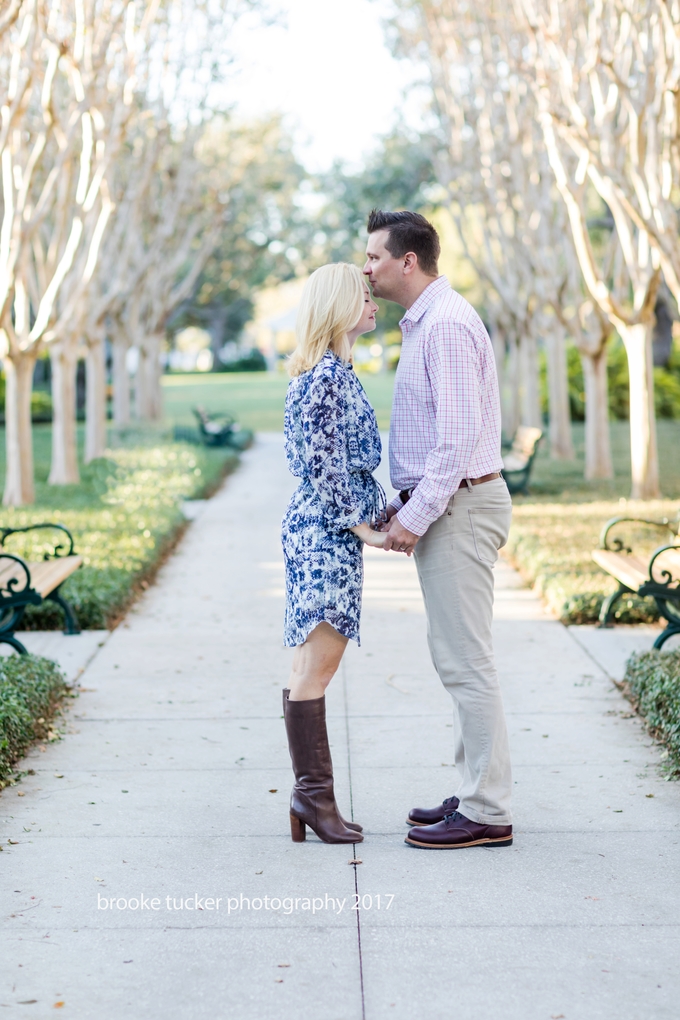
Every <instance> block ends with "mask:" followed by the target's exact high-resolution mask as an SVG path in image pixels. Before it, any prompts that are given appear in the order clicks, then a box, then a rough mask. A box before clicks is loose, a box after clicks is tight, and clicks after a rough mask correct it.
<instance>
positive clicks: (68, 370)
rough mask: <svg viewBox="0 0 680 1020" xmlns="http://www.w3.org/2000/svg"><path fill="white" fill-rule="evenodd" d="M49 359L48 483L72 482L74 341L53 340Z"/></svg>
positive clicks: (75, 464) (74, 470) (74, 465)
mask: <svg viewBox="0 0 680 1020" xmlns="http://www.w3.org/2000/svg"><path fill="white" fill-rule="evenodd" d="M50 361H51V362H52V407H53V411H52V466H51V468H50V476H49V478H48V482H49V483H50V485H72V484H75V483H77V482H79V481H80V475H79V473H78V449H77V437H76V368H77V365H78V353H77V348H76V346H75V344H71V343H67V344H63V343H57V344H55V346H54V347H51V348H50Z"/></svg>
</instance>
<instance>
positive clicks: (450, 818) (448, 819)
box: [444, 811, 462, 829]
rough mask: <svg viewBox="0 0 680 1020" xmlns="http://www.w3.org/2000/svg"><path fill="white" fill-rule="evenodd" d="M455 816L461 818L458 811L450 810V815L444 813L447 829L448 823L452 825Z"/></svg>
mask: <svg viewBox="0 0 680 1020" xmlns="http://www.w3.org/2000/svg"><path fill="white" fill-rule="evenodd" d="M457 818H462V815H461V813H460V811H452V812H451V814H450V815H444V821H445V822H446V827H447V829H448V827H449V826H450V825H453V823H454V822H455V821H456V819H457Z"/></svg>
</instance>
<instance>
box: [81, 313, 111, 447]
mask: <svg viewBox="0 0 680 1020" xmlns="http://www.w3.org/2000/svg"><path fill="white" fill-rule="evenodd" d="M85 372H86V387H87V388H86V391H85V463H86V464H89V463H90V461H91V460H95V458H97V457H103V456H104V451H105V450H106V348H105V346H104V334H103V332H101V333H100V335H99V336H97V337H95V338H93V339H91V340H90V343H89V346H88V348H87V360H86V362H85Z"/></svg>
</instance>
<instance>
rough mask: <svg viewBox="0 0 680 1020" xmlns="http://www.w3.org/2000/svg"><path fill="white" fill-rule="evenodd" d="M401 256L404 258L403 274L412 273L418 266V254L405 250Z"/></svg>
mask: <svg viewBox="0 0 680 1020" xmlns="http://www.w3.org/2000/svg"><path fill="white" fill-rule="evenodd" d="M402 258H403V260H404V275H408V274H410V273H412V272H413V271H414V269H416V268H417V267H418V256H417V255H416V253H415V252H413V251H407V252H406V254H405V255H403V256H402Z"/></svg>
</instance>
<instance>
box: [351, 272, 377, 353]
mask: <svg viewBox="0 0 680 1020" xmlns="http://www.w3.org/2000/svg"><path fill="white" fill-rule="evenodd" d="M377 311H378V306H377V305H376V303H375V301H374V300H373V298H372V297H371V293H370V291H369V289H368V287H367V286H366V285H365V284H364V307H363V310H362V312H361V318H360V319H359V321H358V322H357V324H356V326H355V327H354V329H353V330H351V331H350V333H349V340H350V343H352V344H353V343H354V341H355V340H356V339H357V337H359V336H363V334H364V333H370V332H372V330H374V329H375V313H376V312H377Z"/></svg>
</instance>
